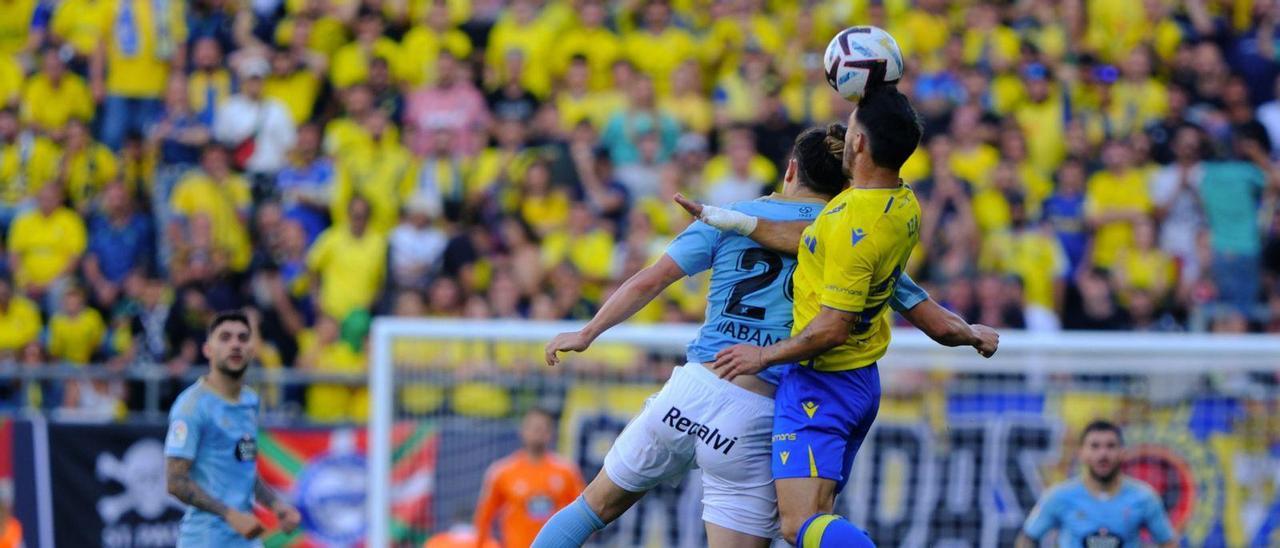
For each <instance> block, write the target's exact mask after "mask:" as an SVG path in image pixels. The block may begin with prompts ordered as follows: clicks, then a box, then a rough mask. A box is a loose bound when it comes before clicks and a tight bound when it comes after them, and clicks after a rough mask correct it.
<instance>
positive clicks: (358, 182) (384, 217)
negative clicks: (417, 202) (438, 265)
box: [329, 139, 417, 234]
mask: <svg viewBox="0 0 1280 548" xmlns="http://www.w3.org/2000/svg"><path fill="white" fill-rule="evenodd" d="M414 167H415V166H414V164H413V158H412V156H410V154H409V151H408V150H407V149H405V148H404V147H403V146H400V144H399V143H396V142H394V141H390V140H389V139H384V140H383V144H376V145H366V146H364V147H359V148H358V149H357V150H353V151H351V152H348V153H347V154H345V155H343V156H341V157H339V159H338V162H337V174H336V176H335V180H334V186H333V198H332V202H331V203H330V208H329V214H330V216H332V217H333V223H334V224H335V225H341V224H344V223H346V221H347V205H348V204H349V203H350V201H351V197H352V196H355V195H357V194H359V195H360V196H363V197H364V199H366V200H368V201H369V206H370V217H369V229H370V230H372V231H374V232H378V233H380V234H387V233H389V232H391V230H392V229H393V228H395V227H396V222H397V221H398V220H399V218H400V206H401V204H403V203H404V202H405V200H406V199H408V197H409V192H410V191H411V190H412V188H413V184H414V181H415V180H416V179H417V173H416V170H415V169H414Z"/></svg>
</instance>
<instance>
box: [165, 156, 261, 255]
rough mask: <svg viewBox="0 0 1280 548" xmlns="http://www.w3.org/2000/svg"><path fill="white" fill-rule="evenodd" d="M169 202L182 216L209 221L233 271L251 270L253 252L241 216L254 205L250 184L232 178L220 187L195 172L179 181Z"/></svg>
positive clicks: (235, 177)
mask: <svg viewBox="0 0 1280 548" xmlns="http://www.w3.org/2000/svg"><path fill="white" fill-rule="evenodd" d="M169 200H170V207H172V208H173V211H174V212H175V213H177V214H179V215H182V216H185V217H194V216H197V215H204V216H206V217H208V219H209V230H210V232H211V233H212V235H213V241H214V244H215V245H217V246H218V248H219V249H221V250H222V251H225V252H226V253H227V257H228V259H229V262H230V265H231V268H232V270H235V271H243V270H244V269H245V268H247V267H248V266H249V260H250V259H252V258H253V257H252V255H253V249H252V248H251V247H250V243H249V232H248V230H247V228H246V227H245V223H244V221H243V220H242V219H241V216H240V215H241V212H245V211H248V209H249V205H250V203H251V202H252V196H251V194H250V190H249V182H248V181H245V180H244V178H242V177H240V176H238V175H231V176H229V177H228V178H227V179H226V180H224V181H222V182H221V183H219V182H217V181H214V180H213V179H212V178H210V177H209V176H208V175H205V174H204V173H203V172H200V171H195V172H192V173H190V174H188V175H187V176H185V177H183V178H182V180H180V181H178V185H177V187H175V188H174V191H173V196H172V197H171V198H170V199H169Z"/></svg>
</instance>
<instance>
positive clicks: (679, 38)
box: [622, 27, 699, 96]
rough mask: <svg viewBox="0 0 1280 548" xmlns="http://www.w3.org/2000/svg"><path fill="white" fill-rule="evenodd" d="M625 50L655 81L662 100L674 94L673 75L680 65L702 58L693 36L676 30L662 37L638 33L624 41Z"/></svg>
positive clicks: (665, 33)
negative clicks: (672, 87)
mask: <svg viewBox="0 0 1280 548" xmlns="http://www.w3.org/2000/svg"><path fill="white" fill-rule="evenodd" d="M622 48H623V51H624V52H625V54H626V57H627V59H629V60H630V61H631V62H632V64H634V65H635V66H636V68H638V69H640V71H641V72H643V73H645V74H648V75H649V77H650V78H652V79H653V85H654V89H655V90H656V91H657V93H658V95H659V96H662V95H666V94H667V93H668V92H670V91H671V74H672V73H673V72H675V70H676V68H678V67H679V66H680V63H683V62H685V61H688V60H689V59H697V58H698V54H699V49H698V43H697V41H696V40H695V39H694V38H693V35H691V34H689V32H688V31H685V30H683V29H679V28H675V27H667V28H666V29H665V30H663V31H662V32H661V33H658V34H654V33H651V32H647V31H644V30H637V31H635V32H633V33H630V34H628V35H626V36H625V37H624V38H623V39H622Z"/></svg>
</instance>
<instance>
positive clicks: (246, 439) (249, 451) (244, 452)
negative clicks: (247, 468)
mask: <svg viewBox="0 0 1280 548" xmlns="http://www.w3.org/2000/svg"><path fill="white" fill-rule="evenodd" d="M257 458H258V441H257V440H255V439H253V436H250V435H248V434H245V435H244V436H242V437H241V438H240V441H237V442H236V460H238V461H240V462H250V461H253V460H254V459H257Z"/></svg>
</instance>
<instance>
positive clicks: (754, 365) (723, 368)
mask: <svg viewBox="0 0 1280 548" xmlns="http://www.w3.org/2000/svg"><path fill="white" fill-rule="evenodd" d="M765 367H767V364H766V363H764V349H763V348H760V347H759V346H755V345H750V344H735V345H733V346H730V347H729V348H726V349H724V350H721V351H719V352H717V353H716V361H715V362H713V363H712V364H711V371H712V372H714V373H715V374H716V375H718V376H719V377H720V378H722V379H725V380H730V381H731V380H733V378H734V377H737V376H738V375H754V374H756V373H759V372H761V371H764V368H765Z"/></svg>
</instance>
